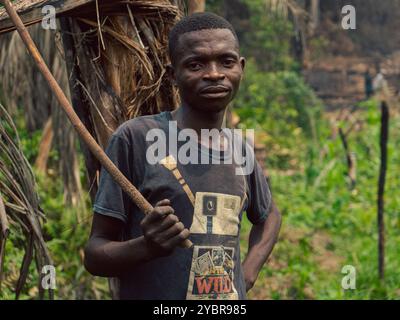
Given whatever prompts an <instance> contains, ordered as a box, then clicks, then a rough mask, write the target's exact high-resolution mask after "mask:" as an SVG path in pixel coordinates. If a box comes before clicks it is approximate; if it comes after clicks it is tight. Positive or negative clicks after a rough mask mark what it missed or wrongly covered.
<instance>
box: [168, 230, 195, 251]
mask: <svg viewBox="0 0 400 320" xmlns="http://www.w3.org/2000/svg"><path fill="white" fill-rule="evenodd" d="M189 236H190V231H189V230H188V229H183V230H182V231H181V232H179V233H178V234H177V235H176V236H174V237H172V238H171V239H169V240H168V241H167V242H168V246H170V247H171V248H175V247H177V246H178V245H179V244H181V243H182V242H183V241H185V240H186V239H188V238H189Z"/></svg>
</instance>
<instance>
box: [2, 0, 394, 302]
mask: <svg viewBox="0 0 400 320" xmlns="http://www.w3.org/2000/svg"><path fill="white" fill-rule="evenodd" d="M242 2H244V3H245V4H246V5H247V9H248V17H247V18H246V17H245V18H243V19H245V20H246V19H247V25H245V26H244V27H243V28H244V30H246V32H244V31H243V30H240V27H238V29H239V30H238V34H239V36H240V37H241V39H240V40H241V44H242V50H243V52H244V54H245V55H246V56H248V57H252V58H251V59H248V61H247V65H246V74H245V77H244V80H243V83H242V86H241V89H240V92H239V94H238V96H237V98H236V100H235V102H234V105H233V108H234V111H235V112H236V113H237V114H238V115H239V117H240V120H241V123H240V126H242V127H245V128H253V129H255V130H256V137H257V142H258V143H261V144H263V145H264V146H265V149H266V152H267V159H266V168H267V172H268V174H269V178H270V184H271V189H272V192H273V195H274V200H275V202H276V203H277V206H278V208H279V209H280V211H281V213H282V215H283V224H282V229H281V234H280V239H279V241H278V243H277V245H276V246H275V249H274V251H273V254H272V256H271V258H270V260H269V262H268V263H267V264H266V265H265V266H264V267H263V269H262V271H261V273H260V275H259V278H258V281H257V282H256V285H255V287H254V288H253V290H252V291H251V292H250V295H249V298H254V299H396V298H397V299H398V298H399V297H400V290H399V289H398V288H399V286H398V285H399V283H400V274H399V272H398V270H399V269H400V262H399V259H398V243H400V215H399V208H400V198H399V197H398V196H397V192H398V190H399V187H400V178H399V174H398V172H399V169H400V151H399V148H398V147H397V144H398V143H397V141H399V139H400V121H398V120H399V119H398V118H399V116H398V115H395V114H394V113H393V115H392V118H391V121H390V130H389V145H388V171H387V181H386V193H385V223H386V273H385V274H386V277H385V280H384V281H383V282H380V281H379V279H378V257H377V256H378V253H377V247H378V245H377V234H378V233H377V222H376V220H377V218H376V217H377V213H376V211H377V209H376V193H377V181H378V172H379V162H380V156H379V134H380V109H379V103H378V102H377V101H375V100H368V101H365V102H362V103H359V105H358V106H357V108H356V111H355V112H354V117H355V118H356V119H357V120H358V121H359V123H360V124H359V125H358V126H356V127H355V128H354V129H353V130H352V131H351V133H350V134H349V135H348V144H349V148H350V151H351V152H354V154H355V156H356V160H357V181H356V185H355V187H354V188H351V186H350V181H349V178H348V177H347V170H348V169H347V163H346V155H345V151H344V148H343V145H342V142H341V140H340V137H339V135H338V134H337V130H336V129H335V125H337V126H340V127H343V129H346V128H348V127H349V123H346V122H343V123H342V122H338V123H336V124H335V121H334V120H335V119H334V118H335V114H334V113H332V112H326V111H324V107H323V105H322V102H321V101H319V100H318V99H317V98H316V97H315V95H314V93H313V91H312V90H311V89H310V88H309V87H308V86H307V84H306V83H305V82H304V80H303V78H302V76H301V74H300V73H299V72H298V71H297V63H296V62H295V61H294V60H293V58H292V57H291V56H290V52H289V51H290V50H289V49H290V46H289V41H290V32H291V25H290V23H289V22H288V21H287V20H285V19H282V18H280V17H277V16H270V15H265V13H264V11H263V10H262V8H263V7H262V5H261V3H262V2H263V1H261V0H257V1H253V0H251V1H250V0H245V1H242ZM220 3H221V2H220V1H212V0H210V1H208V2H207V5H208V6H209V8H208V10H210V11H214V12H219V13H222V11H223V8H221V6H220ZM21 118H22V117H21ZM18 127H19V129H20V136H21V139H22V143H23V148H24V152H25V154H26V156H27V158H28V159H29V160H30V162H31V163H33V161H34V159H35V158H36V155H37V150H38V143H39V139H40V134H41V132H38V133H36V134H34V135H33V136H28V134H27V133H26V132H25V131H24V124H23V123H22V122H21V121H19V119H18ZM57 157H59V155H58V154H57V153H56V152H54V151H53V152H52V154H51V158H50V163H52V162H54V163H55V162H56V159H57ZM81 163H83V161H81ZM84 171H85V168H84V167H83V165H82V167H81V172H82V177H83V176H84ZM37 182H38V187H39V190H38V192H39V195H40V198H41V207H42V209H43V211H44V212H45V213H46V215H47V222H46V223H45V225H44V233H45V237H46V240H47V244H48V246H49V249H50V252H51V253H52V257H53V259H54V262H55V265H56V268H57V290H56V292H55V294H56V299H104V298H109V297H110V295H109V292H108V285H107V280H106V279H103V278H97V277H92V276H91V275H90V274H88V273H87V272H86V271H85V270H84V267H83V263H82V257H83V247H84V244H85V242H86V240H87V238H88V236H89V232H90V221H91V214H92V213H91V208H90V200H89V197H88V195H87V194H85V195H84V204H83V205H82V206H81V207H80V208H66V207H64V206H63V204H62V203H63V199H62V182H61V178H60V177H59V176H58V175H57V172H56V171H55V172H54V173H53V174H50V175H49V176H47V177H43V176H40V175H37ZM78 217H79V218H78ZM250 228H251V225H250V223H249V222H248V220H247V219H246V218H245V219H244V222H243V224H242V234H241V244H242V255H243V256H244V255H245V253H246V250H247V239H248V233H249V231H250ZM23 245H24V244H23V243H21V239H18V238H17V237H16V236H15V235H13V234H11V236H10V239H9V240H8V242H7V250H6V252H7V255H6V261H5V264H4V267H5V274H6V279H5V280H4V281H3V283H2V289H3V290H2V293H1V295H0V299H4V298H13V297H14V295H13V288H15V282H16V280H17V277H18V273H19V270H18V268H19V266H20V265H21V261H22V259H23V257H22V252H21V250H19V248H21V247H22V246H23ZM345 265H353V266H354V267H355V268H356V272H357V273H356V276H357V278H356V289H355V290H343V289H342V287H341V281H342V277H343V276H344V274H342V273H341V270H342V268H343V266H345ZM37 282H38V275H37V274H36V273H35V271H34V268H33V267H32V272H31V273H30V275H29V278H28V281H27V286H26V287H25V288H24V290H23V295H22V296H21V298H22V299H32V298H36V297H37Z"/></svg>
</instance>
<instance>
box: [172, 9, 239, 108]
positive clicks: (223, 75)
mask: <svg viewBox="0 0 400 320" xmlns="http://www.w3.org/2000/svg"><path fill="white" fill-rule="evenodd" d="M169 54H170V58H171V63H172V65H171V66H170V74H171V76H172V78H173V80H174V82H175V84H176V85H177V86H178V88H179V92H180V95H181V98H182V103H183V104H185V105H187V106H189V107H191V108H195V109H198V110H204V111H210V112H220V111H223V110H225V108H226V106H227V105H228V103H229V102H230V101H231V100H232V99H233V97H234V96H235V94H236V92H237V90H238V88H239V84H240V80H241V77H242V74H243V68H244V65H245V60H244V58H243V57H240V54H239V41H238V38H237V36H236V33H235V31H234V30H233V27H232V25H231V24H230V23H229V22H228V21H226V20H225V19H223V18H221V17H219V16H217V15H215V14H212V13H195V14H193V15H191V16H188V17H185V18H184V19H182V20H181V21H179V22H178V23H177V24H176V25H175V26H174V28H173V29H172V30H171V32H170V35H169Z"/></svg>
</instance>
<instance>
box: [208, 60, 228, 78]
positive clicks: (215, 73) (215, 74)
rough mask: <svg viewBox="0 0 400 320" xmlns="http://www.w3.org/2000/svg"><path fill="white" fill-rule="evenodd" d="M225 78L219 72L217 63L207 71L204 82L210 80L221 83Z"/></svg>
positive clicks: (212, 64)
mask: <svg viewBox="0 0 400 320" xmlns="http://www.w3.org/2000/svg"><path fill="white" fill-rule="evenodd" d="M224 78H225V74H224V73H222V72H221V71H220V70H219V68H218V65H217V64H216V63H211V64H210V66H209V68H208V69H207V72H206V73H205V74H204V76H203V79H204V80H210V81H219V80H223V79H224Z"/></svg>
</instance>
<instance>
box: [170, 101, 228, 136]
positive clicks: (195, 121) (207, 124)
mask: <svg viewBox="0 0 400 320" xmlns="http://www.w3.org/2000/svg"><path fill="white" fill-rule="evenodd" d="M225 111H226V109H224V110H222V111H220V112H218V113H211V112H209V113H205V112H204V111H200V110H196V109H194V108H191V107H188V106H185V105H184V104H182V105H181V106H180V107H179V108H178V109H176V110H174V111H172V112H171V116H172V119H173V120H174V121H176V122H177V125H178V127H179V128H181V129H186V128H190V129H193V130H195V131H196V132H197V134H198V135H199V136H200V133H201V129H221V128H222V127H223V125H224V116H225Z"/></svg>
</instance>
